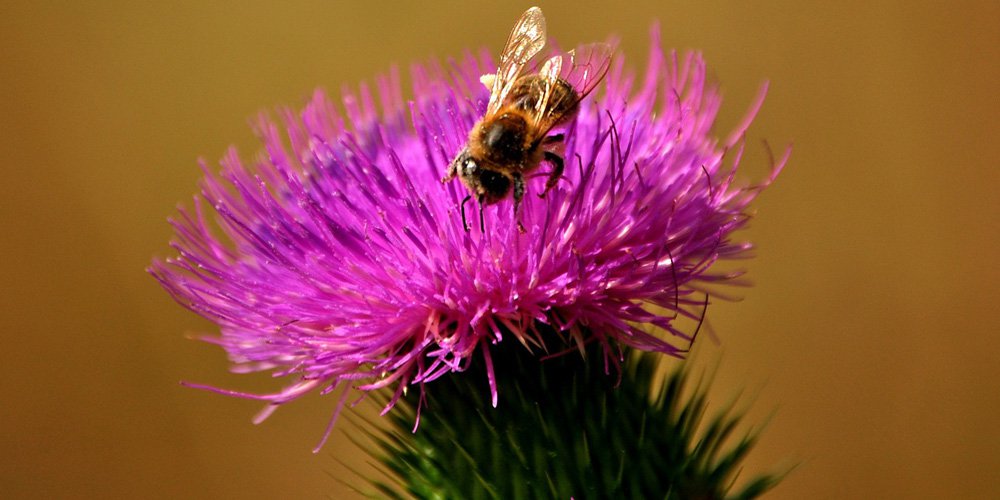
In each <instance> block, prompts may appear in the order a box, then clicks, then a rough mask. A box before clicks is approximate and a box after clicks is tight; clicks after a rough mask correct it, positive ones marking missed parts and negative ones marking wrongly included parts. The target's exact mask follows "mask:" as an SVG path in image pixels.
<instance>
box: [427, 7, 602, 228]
mask: <svg viewBox="0 0 1000 500" xmlns="http://www.w3.org/2000/svg"><path fill="white" fill-rule="evenodd" d="M544 46H545V16H543V15H542V10H541V9H539V8H538V7H532V8H530V9H528V10H527V11H525V13H524V14H522V15H521V18H520V19H518V21H517V23H516V24H515V25H514V29H513V30H512V31H511V33H510V36H509V37H508V38H507V44H506V45H505V46H504V49H503V52H501V54H500V65H499V67H498V68H497V72H496V73H495V74H490V75H483V77H482V78H481V79H480V81H481V82H482V83H483V85H485V86H486V87H487V88H489V89H490V100H489V103H488V104H487V107H486V114H485V115H483V117H482V118H481V119H480V120H479V122H477V123H476V125H475V126H474V127H472V130H471V131H470V132H469V139H468V142H467V143H466V145H465V147H463V148H462V150H461V151H460V152H459V153H458V155H457V156H456V157H455V159H454V160H452V161H451V163H450V164H449V165H448V172H447V175H446V176H445V177H444V179H442V182H449V181H451V180H452V179H454V178H455V177H458V178H459V179H460V180H461V181H462V184H464V185H465V187H466V188H468V190H469V193H470V194H469V195H468V196H466V197H465V199H464V200H462V204H461V209H462V225H463V227H464V228H465V230H466V231H468V230H469V226H468V224H466V221H465V203H466V202H468V201H469V200H470V199H471V198H473V197H475V198H476V200H477V201H478V202H479V206H480V211H479V217H480V222H479V223H480V229H481V230H482V229H483V225H484V223H483V219H482V217H483V216H482V210H483V207H485V206H486V205H491V204H494V203H497V202H499V201H501V200H503V199H505V198H507V196H508V194H510V193H511V192H513V198H514V219H515V221H517V227H518V230H519V231H521V232H524V227H523V226H522V225H521V222H520V214H519V211H518V208H519V207H520V205H521V200H522V199H523V198H524V194H525V192H526V188H525V177H527V176H528V175H529V174H531V173H532V172H534V171H535V170H536V169H538V167H539V165H540V164H541V162H542V161H545V162H547V163H549V164H550V165H551V166H552V170H551V172H550V173H549V175H548V179H547V181H546V182H545V190H544V191H542V192H541V193H540V194H539V197H542V198H544V197H545V195H546V194H547V193H548V192H549V190H551V189H552V188H553V187H555V185H556V184H557V183H558V182H559V179H560V177H562V173H563V158H562V156H561V152H562V145H563V141H564V134H561V133H560V134H551V135H550V132H551V131H552V129H553V128H554V127H556V126H559V125H563V124H565V123H567V122H569V121H570V120H572V119H573V118H574V117H575V116H576V114H577V112H578V111H579V109H580V101H581V100H582V99H583V98H584V97H586V96H587V94H589V93H590V92H591V91H592V90H594V88H595V87H596V86H597V84H598V83H600V81H601V80H602V79H603V78H604V75H605V74H606V73H607V72H608V67H609V66H610V64H611V55H612V53H613V49H612V48H611V46H610V45H608V44H605V43H594V44H590V45H584V46H581V47H578V48H576V49H574V50H571V51H569V52H566V53H564V54H559V55H556V56H553V57H551V58H549V59H548V60H546V61H545V63H543V64H542V65H541V68H540V69H539V70H538V72H537V73H529V74H523V73H524V72H525V68H526V66H527V65H528V63H529V61H531V59H532V58H533V57H534V56H535V55H536V54H537V53H538V52H539V51H541V50H542V48H543V47H544Z"/></svg>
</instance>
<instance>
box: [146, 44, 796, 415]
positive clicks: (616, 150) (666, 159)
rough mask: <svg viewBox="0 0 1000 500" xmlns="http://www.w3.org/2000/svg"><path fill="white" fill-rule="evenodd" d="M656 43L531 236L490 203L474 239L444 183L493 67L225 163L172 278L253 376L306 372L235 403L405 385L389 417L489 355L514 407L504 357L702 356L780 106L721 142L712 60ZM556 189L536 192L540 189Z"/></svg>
mask: <svg viewBox="0 0 1000 500" xmlns="http://www.w3.org/2000/svg"><path fill="white" fill-rule="evenodd" d="M652 45H653V50H652V56H651V60H650V62H649V66H648V68H647V70H646V72H645V76H644V77H642V78H636V77H634V76H633V75H631V74H630V73H628V72H627V71H625V70H624V69H623V68H624V65H623V62H622V59H621V58H617V59H616V61H615V63H614V64H613V65H612V68H611V70H610V71H609V73H608V75H607V77H606V79H605V82H604V84H603V85H602V86H601V87H600V88H598V89H597V90H596V91H595V92H594V93H593V94H592V95H591V96H590V97H588V98H587V99H586V100H585V101H583V102H582V103H581V110H580V113H579V115H578V116H577V118H576V120H575V121H574V122H573V123H571V124H570V125H568V127H567V130H566V144H565V158H566V171H565V175H564V178H563V180H562V181H561V182H560V183H559V184H558V185H557V186H556V187H555V188H553V189H552V190H551V191H550V192H549V193H548V195H547V196H546V198H545V199H539V198H538V197H535V196H527V197H525V199H524V203H523V205H522V207H521V210H522V212H521V220H522V222H523V225H524V228H525V232H524V233H523V234H522V233H520V232H519V231H518V228H517V224H516V222H515V219H514V216H513V214H512V206H511V201H510V200H506V201H503V202H501V203H498V204H495V205H489V206H487V207H486V208H485V209H484V210H485V213H484V214H483V216H484V229H485V230H481V229H480V226H479V224H477V223H473V224H470V225H469V226H470V227H469V230H466V229H465V228H464V227H463V220H462V217H461V215H460V203H461V202H462V200H463V198H464V197H465V196H466V194H467V193H466V192H465V190H464V188H463V187H462V186H461V185H460V184H458V183H457V182H456V183H449V184H442V183H441V178H442V176H443V175H444V172H445V169H446V168H447V166H448V164H449V162H450V161H451V159H452V158H453V156H454V155H455V154H456V153H457V152H458V151H459V150H461V148H462V147H463V145H464V143H465V139H466V137H467V135H468V132H469V130H470V128H471V127H472V126H473V124H474V123H475V122H476V121H477V120H478V119H479V118H480V116H482V113H483V111H484V109H485V107H486V103H487V101H488V98H489V95H488V92H487V90H486V89H485V88H483V87H482V86H481V85H480V84H479V78H480V75H483V74H487V73H491V72H493V71H494V68H495V64H494V63H493V62H492V61H491V60H490V58H489V57H488V56H481V57H473V56H471V55H470V56H466V57H465V58H464V59H462V60H460V61H454V62H453V64H452V65H451V66H450V68H451V69H450V70H447V71H445V70H443V69H441V68H440V67H438V66H435V65H431V66H430V67H416V68H414V69H413V73H412V75H413V82H414V83H413V94H414V96H415V98H414V100H412V101H410V102H404V100H403V99H402V97H401V89H400V85H399V83H398V78H397V76H396V75H395V73H393V74H391V75H390V76H389V77H387V78H383V79H381V80H379V81H378V85H377V90H378V91H377V96H378V97H377V98H376V97H373V95H372V93H371V92H370V91H369V89H368V88H367V87H362V88H361V89H360V92H358V93H350V92H345V95H344V96H343V97H342V103H343V111H339V110H338V108H337V107H336V106H335V105H334V104H333V103H332V102H331V101H330V100H329V99H328V98H327V97H326V96H325V95H324V94H323V93H320V92H318V93H317V94H316V95H315V96H314V97H313V99H312V101H311V102H310V103H309V104H308V105H306V107H305V108H304V109H303V110H302V111H301V112H300V113H293V112H291V111H285V112H283V113H282V118H283V120H282V122H283V123H282V127H279V125H278V124H276V123H274V122H272V121H269V120H267V119H262V120H261V122H260V125H259V133H260V135H261V138H262V140H263V142H264V146H265V153H264V154H263V155H262V156H261V157H260V158H259V159H258V160H257V161H256V162H255V163H254V164H253V165H252V166H251V165H246V164H244V163H243V162H242V160H241V159H240V158H239V156H238V155H237V154H236V152H235V151H230V152H229V153H228V154H227V155H226V156H225V157H224V158H223V159H222V162H221V164H222V171H221V172H220V173H218V174H213V173H211V172H210V169H209V168H208V167H206V166H204V165H203V168H204V169H205V178H204V181H203V183H202V196H201V197H200V198H197V197H196V200H195V203H194V210H193V211H189V210H183V209H182V210H181V211H180V212H179V215H178V216H177V217H176V218H175V219H173V220H172V223H173V225H174V227H175V230H176V239H175V241H174V242H173V246H174V248H175V249H176V251H177V256H176V257H174V258H170V259H167V260H156V261H154V262H153V264H152V267H151V272H152V274H153V275H154V276H155V277H156V278H157V279H158V280H159V281H160V282H161V283H162V285H163V286H164V288H166V290H167V291H169V292H170V293H171V295H172V296H173V297H174V298H175V299H176V300H177V301H178V302H180V303H181V304H182V305H184V306H185V307H187V308H189V309H191V310H192V311H194V312H196V313H198V314H200V315H202V316H204V317H206V318H208V319H210V320H212V321H213V322H215V323H217V324H218V325H219V327H220V331H221V335H220V336H219V337H218V338H212V339H211V341H212V342H214V343H217V344H219V345H221V346H222V347H223V348H224V349H225V350H226V351H227V353H228V354H229V356H230V359H231V361H232V362H233V364H234V371H240V372H251V371H272V372H274V373H275V375H279V376H281V375H287V376H290V377H293V378H294V379H295V381H294V382H292V383H291V384H290V385H288V386H287V387H286V388H285V389H284V390H281V391H280V392H277V393H274V394H267V395H249V394H244V393H236V392H230V391H222V390H218V389H216V390H217V391H219V392H225V393H228V394H234V395H240V396H245V397H253V398H256V399H261V400H264V401H267V402H268V403H269V407H268V409H267V410H265V412H263V413H262V414H261V417H260V418H263V417H265V416H266V415H267V414H268V413H269V412H270V411H271V410H273V409H274V408H275V407H277V406H278V405H281V404H283V403H285V402H288V401H290V400H293V399H295V398H297V397H299V396H301V395H302V394H304V393H306V392H309V391H311V390H313V389H320V390H321V391H322V392H324V393H326V392H331V391H333V390H334V389H336V388H337V387H341V386H348V387H350V388H352V389H354V390H357V391H362V392H364V391H371V390H375V389H380V388H383V387H393V388H394V389H395V393H394V396H393V397H391V398H390V400H389V405H388V406H387V408H386V410H388V409H389V408H390V407H391V406H392V405H393V403H394V402H395V401H396V400H397V399H398V397H399V396H400V395H401V393H402V391H403V390H404V389H405V388H406V387H407V386H411V385H419V386H420V387H421V388H422V387H423V384H425V383H427V382H430V381H432V380H434V379H436V378H438V377H440V376H442V375H444V374H447V373H449V372H455V371H462V370H463V369H464V368H466V367H467V366H468V365H469V363H471V362H473V360H474V359H478V358H479V357H480V356H481V359H482V362H484V363H486V366H487V372H488V373H489V374H490V375H489V382H490V387H491V391H492V393H493V401H494V404H496V391H497V390H498V388H497V387H496V385H495V382H494V380H495V378H494V377H493V373H494V370H495V369H496V370H501V369H503V368H502V367H493V365H492V362H491V359H490V345H491V344H495V343H498V342H519V343H522V344H524V345H525V346H526V347H527V348H530V349H536V350H538V351H539V352H547V353H549V354H551V353H553V352H554V350H562V349H564V348H565V347H566V345H567V341H568V342H569V343H570V345H579V346H582V345H583V344H585V343H590V342H599V343H601V344H602V345H604V346H605V349H604V352H605V354H606V356H608V357H609V359H613V358H614V353H615V350H614V347H615V346H620V345H624V346H629V347H633V348H637V349H641V350H646V351H658V352H662V353H666V354H674V355H680V354H682V353H683V352H684V350H685V348H686V347H687V345H688V343H689V342H690V341H691V340H692V338H691V334H690V332H684V331H681V329H679V328H675V326H674V320H675V319H676V318H677V316H678V315H686V316H689V317H694V318H698V317H699V316H700V314H701V312H702V309H703V307H704V305H705V304H706V300H707V299H706V295H705V294H704V293H702V292H697V293H696V292H695V290H702V291H704V290H705V285H706V284H711V283H715V282H725V281H727V280H729V279H731V278H732V277H734V275H732V274H726V273H721V272H718V271H713V269H712V264H713V263H714V262H715V261H717V260H718V259H725V258H733V257H737V256H739V255H740V254H742V253H743V252H744V251H745V250H747V249H748V247H749V245H748V244H747V243H744V242H734V241H732V240H731V239H730V235H731V233H732V232H733V231H735V230H737V229H739V228H740V227H741V226H743V225H744V224H745V222H746V221H747V218H748V215H747V212H746V209H747V206H748V204H749V203H750V202H751V201H752V200H753V198H754V197H755V196H756V193H757V192H758V191H759V188H760V186H756V187H740V186H737V185H736V184H735V183H734V177H733V174H734V171H735V169H736V165H737V164H738V163H739V157H740V152H741V149H742V145H741V139H742V136H743V133H744V131H745V130H746V128H747V127H748V126H749V123H750V121H751V119H752V117H753V115H754V114H755V113H756V111H757V109H758V107H759V106H760V102H761V100H762V98H763V92H761V95H760V97H759V98H758V100H757V101H756V102H755V103H754V104H753V105H752V107H751V109H750V112H749V113H748V116H747V118H746V119H745V120H744V121H743V123H741V124H740V125H739V126H738V127H737V128H736V130H735V131H734V132H733V133H732V134H731V135H730V136H729V139H727V140H725V141H721V142H720V141H719V140H717V139H715V138H713V137H712V135H711V131H710V129H711V126H712V123H713V120H714V117H715V114H716V112H717V110H718V108H719V105H720V101H721V99H720V97H719V94H718V93H717V91H716V89H715V88H714V87H713V86H711V85H709V84H707V83H706V70H705V64H704V62H703V60H702V58H701V56H700V55H698V54H687V55H684V56H682V57H679V56H677V55H676V54H669V55H665V54H664V53H662V52H661V50H660V48H659V39H658V36H656V35H655V33H654V37H653V44H652ZM376 101H378V105H376ZM281 128H283V129H284V133H282V132H281ZM786 157H787V155H786ZM724 160H725V161H724ZM727 163H728V165H727ZM783 163H784V158H783V159H781V160H780V161H779V162H777V164H776V165H775V166H774V169H773V174H772V176H771V177H770V178H768V179H766V180H765V184H766V183H768V182H770V180H771V179H773V175H776V174H777V172H778V170H780V166H781V165H782V164H783ZM544 182H545V180H544V178H540V177H539V178H533V179H529V181H528V192H529V193H538V192H541V190H542V188H541V187H542V186H543V185H544ZM206 205H207V206H209V207H211V208H212V209H214V211H215V216H214V217H212V216H208V215H206V214H205V210H204V208H205V206H206ZM475 210H479V208H478V207H476V208H473V209H472V211H471V213H472V214H475V213H476V212H475ZM474 217H475V218H476V219H473V220H477V219H478V214H477V215H475V216H474ZM470 218H471V217H470ZM707 293H711V292H707ZM344 394H345V396H344V397H346V394H347V391H345V392H344ZM343 401H344V399H343V398H341V404H343ZM338 408H339V407H338Z"/></svg>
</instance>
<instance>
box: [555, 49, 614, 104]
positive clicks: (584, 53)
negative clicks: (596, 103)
mask: <svg viewBox="0 0 1000 500" xmlns="http://www.w3.org/2000/svg"><path fill="white" fill-rule="evenodd" d="M614 51H615V49H614V47H612V46H611V45H608V44H606V43H592V44H589V45H582V46H580V47H577V48H576V49H573V50H571V51H569V52H567V53H565V54H562V55H558V56H555V57H553V58H552V59H549V60H548V61H546V62H545V65H544V66H543V67H542V69H543V71H544V70H545V67H547V66H550V65H551V67H552V68H553V70H554V71H555V73H550V74H546V76H550V77H551V76H558V77H559V78H562V79H563V80H565V81H566V82H568V83H569V84H570V86H571V87H573V88H574V89H576V92H577V94H579V95H580V99H583V98H584V97H587V94H590V93H591V92H592V91H593V90H594V88H595V87H597V84H599V83H601V80H603V79H604V75H606V74H608V68H610V67H611V56H612V54H614ZM554 59H559V60H560V62H559V63H558V64H556V63H554V62H553V60H554Z"/></svg>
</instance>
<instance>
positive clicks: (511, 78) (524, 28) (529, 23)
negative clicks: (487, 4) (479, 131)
mask: <svg viewBox="0 0 1000 500" xmlns="http://www.w3.org/2000/svg"><path fill="white" fill-rule="evenodd" d="M544 46H545V16H544V15H542V9H539V8H538V7H532V8H530V9H528V10H527V11H525V12H524V14H522V15H521V18H520V19H518V20H517V23H516V24H514V29H513V30H511V32H510V36H509V37H507V44H506V45H504V48H503V52H501V53H500V65H499V66H498V67H497V73H496V75H494V77H493V78H492V82H491V83H492V89H491V91H490V103H489V105H488V106H487V107H486V116H490V115H492V114H494V113H496V112H497V110H498V109H500V105H501V104H502V103H503V102H504V99H505V98H506V97H507V94H508V93H509V92H510V89H511V88H512V87H513V86H514V82H515V81H516V80H517V77H518V76H520V75H521V72H522V71H523V70H524V65H525V64H527V63H528V61H530V60H531V58H532V57H534V56H535V54H537V53H538V51H540V50H542V47H544ZM487 81H488V79H485V80H484V83H486V82H487Z"/></svg>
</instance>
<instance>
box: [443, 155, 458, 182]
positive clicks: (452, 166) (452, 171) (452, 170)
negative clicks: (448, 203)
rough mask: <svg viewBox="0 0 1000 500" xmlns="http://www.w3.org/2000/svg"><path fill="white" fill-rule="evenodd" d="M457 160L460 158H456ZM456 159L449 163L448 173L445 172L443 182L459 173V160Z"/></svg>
mask: <svg viewBox="0 0 1000 500" xmlns="http://www.w3.org/2000/svg"><path fill="white" fill-rule="evenodd" d="M455 160H458V158H455ZM455 160H452V162H451V163H449V164H448V173H447V174H445V176H444V178H443V179H441V183H442V184H444V183H446V182H448V181H450V180H452V179H454V178H455V176H456V175H458V162H457V161H455Z"/></svg>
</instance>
